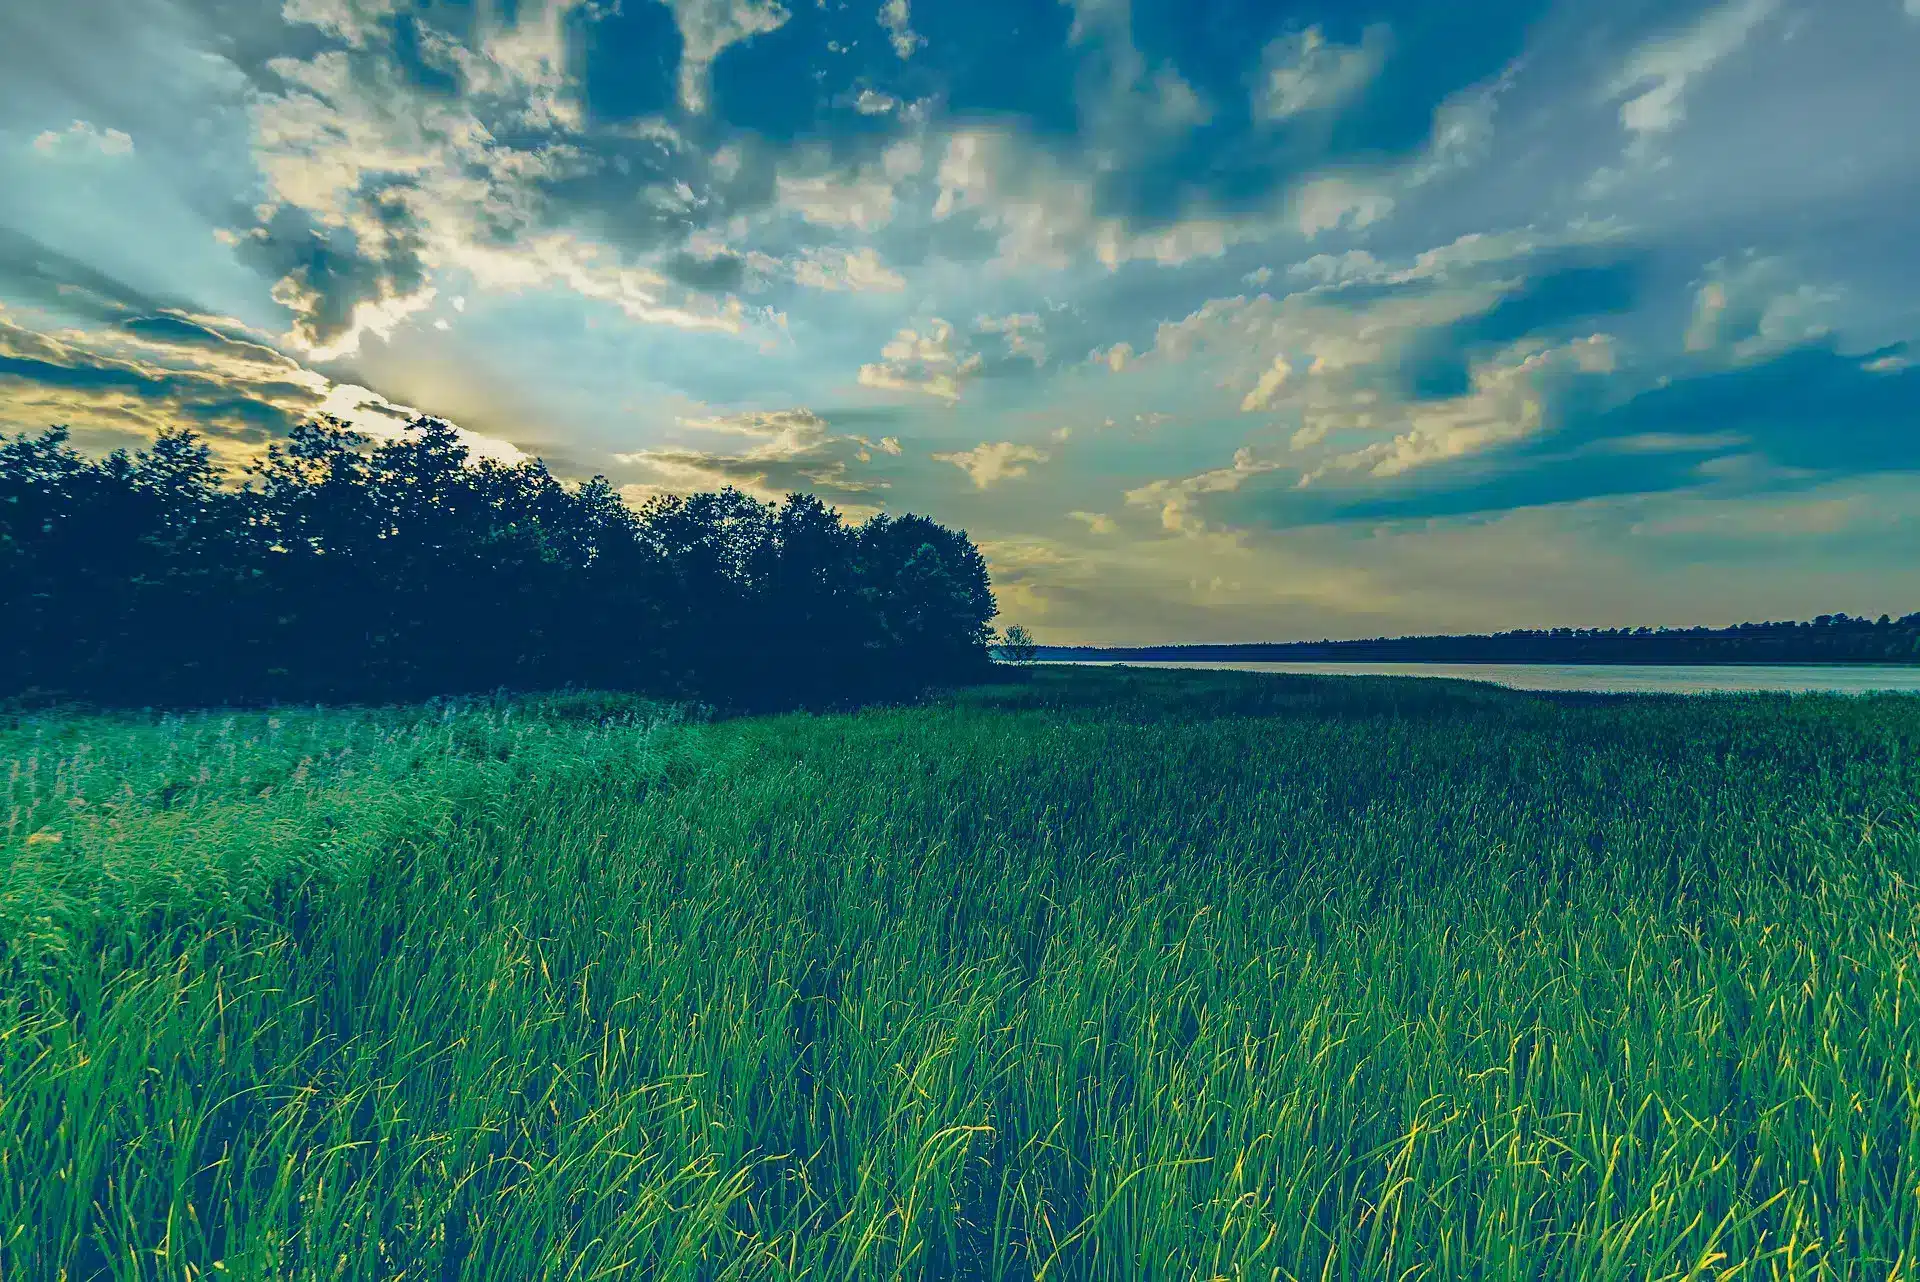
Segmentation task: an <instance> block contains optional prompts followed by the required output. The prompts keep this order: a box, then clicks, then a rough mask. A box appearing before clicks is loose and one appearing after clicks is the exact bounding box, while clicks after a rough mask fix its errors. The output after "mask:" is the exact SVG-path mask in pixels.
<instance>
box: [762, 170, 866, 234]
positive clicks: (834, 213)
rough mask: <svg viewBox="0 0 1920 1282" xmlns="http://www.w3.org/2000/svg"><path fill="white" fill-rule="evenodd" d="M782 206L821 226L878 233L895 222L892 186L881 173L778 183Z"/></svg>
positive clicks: (787, 180) (828, 176)
mask: <svg viewBox="0 0 1920 1282" xmlns="http://www.w3.org/2000/svg"><path fill="white" fill-rule="evenodd" d="M774 189H775V193H776V199H777V200H778V202H779V204H780V207H781V208H782V209H786V210H788V211H790V212H792V213H795V214H798V215H800V217H802V218H804V219H806V220H807V221H808V222H810V223H814V224H816V225H818V226H822V227H838V228H847V227H851V228H855V229H857V230H859V231H876V230H878V229H879V228H882V227H885V226H886V225H887V224H888V223H890V222H892V221H893V204H894V197H893V185H892V184H891V183H889V182H887V181H886V180H885V179H884V178H882V177H881V176H880V175H878V174H873V173H864V174H859V175H855V176H853V177H850V178H849V177H839V176H835V175H832V174H821V175H815V176H813V177H808V178H789V177H786V176H785V175H782V176H781V177H779V178H778V179H776V180H775V185H774Z"/></svg>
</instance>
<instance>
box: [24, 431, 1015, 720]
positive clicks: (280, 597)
mask: <svg viewBox="0 0 1920 1282" xmlns="http://www.w3.org/2000/svg"><path fill="white" fill-rule="evenodd" d="M224 481H225V477H224V476H223V474H222V472H221V470H220V468H219V467H218V465H217V464H216V462H215V461H214V459H213V457H212V454H211V453H210V451H209V450H208V449H207V447H206V445H205V444H204V443H203V442H201V441H199V440H198V439H197V438H196V437H194V436H193V435H192V434H191V433H188V432H169V433H165V434H163V435H162V436H161V437H160V438H159V439H158V440H157V441H156V442H155V443H154V444H153V446H152V447H150V448H149V449H147V450H144V451H141V452H140V453H138V454H137V455H135V456H133V457H131V458H130V457H128V456H127V455H126V454H125V453H124V452H121V453H115V454H111V455H108V456H107V457H105V458H102V459H88V458H86V457H84V456H82V455H81V454H79V453H78V452H77V451H75V450H74V449H73V448H72V447H71V445H70V443H69V439H68V435H67V433H66V432H65V431H64V430H63V429H58V428H56V429H52V430H50V431H48V432H45V433H42V434H41V435H39V436H37V437H32V436H24V435H23V436H20V437H15V438H7V437H4V436H0V609H3V610H4V611H5V616H6V618H7V619H8V622H9V627H8V628H6V629H0V661H3V662H4V665H5V670H4V674H0V691H5V692H15V693H17V692H21V691H25V690H33V689H39V690H44V691H49V692H58V693H63V694H67V695H72V696H81V697H92V698H103V699H112V700H133V701H140V702H189V701H218V700H256V699H267V698H298V699H309V698H311V699H322V698H400V697H419V696H422V695H427V694H435V693H451V692H458V691H470V690H484V689H492V688H497V687H501V686H506V687H510V688H522V689H526V688H540V687H552V686H558V685H565V684H575V685H596V686H608V687H622V688H629V689H640V690H647V691H653V692H658V693H662V694H667V695H687V696H698V697H701V698H704V699H708V700H711V701H715V702H721V703H731V704H740V705H748V706H779V705H783V704H793V703H811V704H832V703H843V702H848V701H855V700H861V699H869V698H873V697H876V696H892V695H900V694H907V693H911V692H913V691H916V690H919V689H923V688H925V687H927V686H928V685H931V684H939V683H947V682H954V681H961V680H967V679H970V678H971V677H973V676H975V675H978V674H979V673H980V672H981V671H982V670H983V669H984V667H985V664H986V646H987V642H988V640H989V639H990V635H991V633H990V628H989V623H990V621H991V620H992V618H993V616H994V613H995V608H994V602H993V595H992V591H991V586H990V584H989V582H988V579H987V574H986V566H985V562H984V561H982V559H981V558H980V555H979V552H978V550H977V549H975V548H974V546H973V544H972V543H971V541H969V540H968V539H967V537H966V535H964V534H961V533H958V532H956V531H952V530H948V529H946V528H945V527H943V526H940V525H937V524H935V523H934V522H932V521H929V520H927V519H925V518H923V517H913V516H909V517H903V518H899V519H897V520H896V519H893V518H889V517H884V516H882V517H876V518H874V519H873V520H871V521H868V522H866V523H865V524H863V525H859V526H849V525H847V524H846V523H845V522H843V521H842V519H841V517H840V515H839V514H838V513H837V512H835V511H834V510H833V509H831V508H829V507H828V506H826V505H825V504H824V503H822V502H821V501H820V500H819V499H817V498H814V497H812V496H809V495H802V494H794V495H789V496H788V497H787V498H786V499H785V500H784V501H783V502H781V503H778V504H769V503H764V502H761V501H760V500H757V499H755V498H753V497H751V496H750V495H747V494H743V493H741V492H740V491H739V490H736V489H732V488H728V489H725V490H722V491H720V492H719V493H710V494H696V495H692V496H689V497H679V496H671V495H669V496H661V497H658V498H654V499H651V500H649V501H648V502H647V503H645V504H644V505H643V506H642V507H641V508H640V509H639V510H638V511H635V510H634V509H632V508H630V507H629V506H628V505H627V504H626V503H625V502H624V501H622V499H621V497H620V495H619V493H618V492H617V491H616V490H615V489H614V488H613V486H612V485H611V484H610V483H609V482H608V481H607V480H606V478H604V477H594V478H593V479H591V480H589V481H587V482H585V483H582V484H580V485H577V486H569V485H564V484H562V483H561V482H560V481H559V480H558V479H556V478H555V477H554V476H553V475H552V474H551V473H550V472H548V470H547V469H546V467H545V466H544V465H543V464H541V463H539V462H537V461H536V462H527V463H521V464H517V465H513V466H507V465H504V464H501V463H498V462H495V461H492V460H481V461H479V462H478V463H475V462H474V461H473V460H472V459H471V458H470V457H469V454H468V451H467V450H466V448H465V446H464V445H463V444H462V442H461V440H460V438H459V434H458V433H457V432H456V431H455V430H454V429H453V428H452V427H450V426H449V425H447V424H445V423H442V422H439V421H437V420H433V419H422V420H419V421H417V422H415V423H413V424H411V425H410V430H408V431H407V432H406V433H405V434H403V435H402V436H400V437H398V438H396V439H394V440H391V441H384V442H381V443H378V444H375V443H373V442H371V441H369V440H368V439H367V438H366V437H365V436H364V435H361V434H359V433H356V432H354V431H352V430H351V429H349V428H348V427H347V426H346V425H345V424H343V423H341V422H339V421H337V420H331V419H322V420H320V421H318V422H313V423H308V424H303V425H302V426H301V427H299V428H297V429H296V430H294V431H293V432H292V433H291V434H290V436H289V437H288V438H287V439H286V440H284V441H281V442H278V443H276V444H274V445H273V446H271V447H270V448H269V449H268V450H267V451H266V453H265V455H264V456H263V457H262V458H260V459H259V460H257V461H256V462H255V463H254V464H253V465H252V466H250V467H249V468H248V470H247V474H246V476H245V478H244V482H245V483H244V484H243V485H240V486H232V485H227V484H225V483H224Z"/></svg>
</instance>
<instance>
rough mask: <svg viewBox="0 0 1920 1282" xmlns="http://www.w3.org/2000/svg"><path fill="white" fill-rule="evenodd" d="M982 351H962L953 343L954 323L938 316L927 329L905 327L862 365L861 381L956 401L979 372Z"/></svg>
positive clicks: (890, 388)
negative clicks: (872, 359) (875, 357)
mask: <svg viewBox="0 0 1920 1282" xmlns="http://www.w3.org/2000/svg"><path fill="white" fill-rule="evenodd" d="M982 363H983V362H982V359H981V356H980V353H978V352H972V353H968V354H966V355H962V354H961V353H959V352H957V351H956V350H955V349H954V346H953V326H952V325H950V324H948V323H947V322H946V321H944V320H941V319H940V318H939V317H935V318H934V319H933V320H932V322H931V323H930V324H929V325H928V327H927V331H926V333H924V334H923V333H920V332H919V331H917V330H912V329H903V330H901V331H900V332H899V333H898V334H896V335H894V337H893V340H892V341H891V342H889V343H888V344H887V345H886V346H885V347H883V348H881V349H880V360H879V361H877V362H875V363H874V364H871V365H862V366H861V367H860V376H859V377H860V385H861V386H862V387H871V388H875V389H878V390H881V391H899V392H919V393H921V394H922V395H925V396H932V397H935V398H937V399H939V400H943V401H946V402H947V403H948V404H953V403H955V402H957V401H958V400H959V399H960V391H961V388H962V387H963V386H964V385H965V384H966V382H967V380H968V379H969V378H971V377H972V376H973V375H974V374H976V373H977V372H979V369H980V366H981V364H982Z"/></svg>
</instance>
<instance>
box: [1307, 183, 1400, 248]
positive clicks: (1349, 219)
mask: <svg viewBox="0 0 1920 1282" xmlns="http://www.w3.org/2000/svg"><path fill="white" fill-rule="evenodd" d="M1392 212H1393V197H1392V196H1391V195H1389V194H1388V192H1387V191H1386V189H1385V185H1384V184H1383V183H1381V182H1379V181H1378V180H1374V179H1364V178H1349V177H1343V176H1338V175H1335V176H1331V177H1324V178H1315V179H1311V180H1309V181H1308V182H1306V183H1304V184H1302V185H1301V187H1300V189H1299V190H1298V191H1296V192H1295V193H1294V196H1293V216H1294V221H1295V222H1296V223H1297V224H1298V225H1299V228H1300V234H1301V235H1302V236H1306V237H1309V238H1311V237H1313V236H1318V235H1319V234H1320V233H1321V232H1323V231H1332V230H1334V229H1336V228H1339V227H1350V228H1352V229H1354V230H1356V231H1357V230H1359V229H1360V228H1362V227H1366V226H1368V225H1370V224H1371V223H1374V222H1376V221H1378V220H1379V219H1381V218H1384V217H1386V215H1388V214H1389V213H1392Z"/></svg>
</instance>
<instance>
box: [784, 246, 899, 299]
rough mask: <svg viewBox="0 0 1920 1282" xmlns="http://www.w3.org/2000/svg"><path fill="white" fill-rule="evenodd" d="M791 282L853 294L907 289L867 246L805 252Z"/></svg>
mask: <svg viewBox="0 0 1920 1282" xmlns="http://www.w3.org/2000/svg"><path fill="white" fill-rule="evenodd" d="M793 278H794V279H795V280H797V281H799V282H800V283H801V284H802V285H806V286H809V287H811V288H813V289H825V290H835V291H843V292H852V293H873V292H878V293H898V292H899V291H900V290H903V289H905V288H906V287H907V282H906V278H905V277H903V276H901V275H900V273H899V272H896V271H894V270H893V269H892V268H890V267H888V266H887V265H886V264H885V263H883V262H881V261H880V255H878V254H876V253H875V252H874V251H873V249H872V247H870V246H867V247H862V248H860V249H853V250H843V249H808V250H804V251H802V254H801V258H800V261H799V262H798V263H797V264H796V265H795V266H794V269H793Z"/></svg>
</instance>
